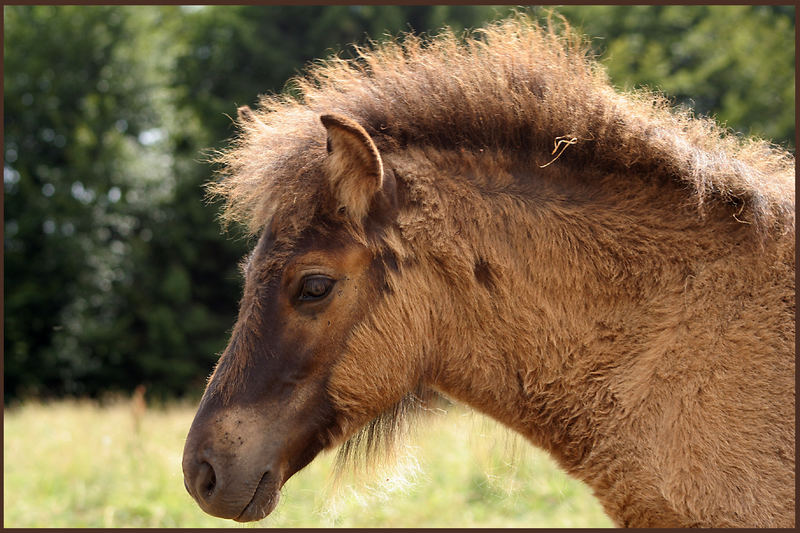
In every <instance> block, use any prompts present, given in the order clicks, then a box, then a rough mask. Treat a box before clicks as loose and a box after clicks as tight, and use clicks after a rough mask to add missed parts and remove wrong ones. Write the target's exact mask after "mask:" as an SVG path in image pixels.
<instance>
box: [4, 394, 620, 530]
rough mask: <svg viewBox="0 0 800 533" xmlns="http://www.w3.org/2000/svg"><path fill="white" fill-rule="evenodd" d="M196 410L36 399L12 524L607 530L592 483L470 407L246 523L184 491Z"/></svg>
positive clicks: (14, 445)
mask: <svg viewBox="0 0 800 533" xmlns="http://www.w3.org/2000/svg"><path fill="white" fill-rule="evenodd" d="M193 416H194V406H189V405H172V406H170V407H168V408H165V409H157V408H150V409H149V410H148V411H147V412H146V414H145V415H144V417H143V418H142V420H141V422H140V427H139V430H138V431H136V430H135V424H134V418H133V414H132V410H131V409H130V407H129V404H128V403H127V402H117V403H114V404H112V405H109V406H106V407H99V406H98V405H97V404H95V403H91V402H72V401H71V402H57V403H48V404H41V403H28V404H25V405H22V406H20V407H15V408H11V409H7V410H6V411H5V425H4V436H5V445H4V448H3V458H4V473H3V475H4V484H5V500H4V502H3V510H4V526H5V527H187V528H195V527H252V526H256V527H330V526H342V527H425V526H429V527H447V526H452V527H605V526H611V525H612V524H611V522H610V521H609V519H608V518H607V517H606V516H605V515H604V514H603V512H602V510H601V509H600V506H599V504H598V503H597V501H596V500H595V499H594V498H593V497H592V495H591V493H590V491H589V489H588V488H587V487H586V486H585V485H583V484H582V483H580V482H578V481H575V480H573V479H571V478H568V477H567V476H566V475H565V474H563V473H562V472H561V471H560V470H559V469H558V467H557V466H556V465H555V464H554V463H553V461H552V460H551V459H550V458H549V457H548V456H547V455H546V454H545V453H544V452H541V451H539V450H536V449H534V448H532V447H531V446H529V445H528V444H526V443H525V442H524V441H523V440H522V439H520V438H518V437H516V436H514V435H511V434H510V433H509V432H507V431H506V430H505V429H502V428H501V427H500V426H499V425H498V424H496V423H495V422H493V421H491V420H489V419H486V418H484V417H481V416H479V415H475V414H472V413H471V412H468V411H466V410H464V409H461V408H451V409H450V410H449V412H448V413H447V414H432V415H430V416H429V417H428V418H427V419H423V423H422V424H420V425H419V429H418V430H417V431H416V433H415V435H414V437H413V438H411V439H409V441H408V442H407V443H406V445H405V447H404V448H403V449H402V450H401V451H402V452H403V453H401V457H400V459H399V460H398V463H397V465H396V466H395V467H394V468H393V469H391V470H389V469H387V470H384V471H378V472H376V473H373V474H371V475H369V476H366V477H364V476H362V478H359V479H358V480H356V479H354V478H351V477H345V478H344V480H343V481H342V483H341V484H340V486H339V488H338V489H333V485H332V483H331V472H332V470H333V468H332V463H333V459H334V454H333V453H326V454H323V455H321V456H320V457H317V459H315V460H314V461H313V462H312V463H311V464H310V465H309V466H308V467H306V468H305V469H304V470H302V471H301V472H299V473H297V474H295V476H294V477H293V478H292V479H290V480H289V481H288V483H287V484H286V486H284V488H283V491H282V497H281V503H280V504H279V505H278V508H277V509H276V510H275V512H274V513H273V514H272V515H270V516H269V517H267V518H266V519H265V520H262V521H261V522H258V523H256V524H249V525H239V524H237V523H235V522H232V521H229V520H221V519H217V518H213V517H211V516H208V515H206V514H205V513H203V512H202V511H201V510H200V508H199V507H197V505H196V504H195V503H194V501H192V499H191V498H190V497H189V495H188V494H187V493H186V491H185V489H184V488H183V479H182V474H181V453H182V449H183V441H184V438H185V437H186V432H187V431H188V428H189V424H190V423H191V420H192V417H193Z"/></svg>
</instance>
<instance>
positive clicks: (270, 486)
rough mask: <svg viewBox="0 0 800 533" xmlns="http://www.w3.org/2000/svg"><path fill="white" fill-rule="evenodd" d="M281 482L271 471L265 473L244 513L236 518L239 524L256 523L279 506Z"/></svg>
mask: <svg viewBox="0 0 800 533" xmlns="http://www.w3.org/2000/svg"><path fill="white" fill-rule="evenodd" d="M280 496H281V493H280V482H279V480H278V478H277V477H275V476H274V475H273V474H272V472H270V471H269V470H268V471H266V472H264V474H263V475H262V476H261V480H260V481H259V482H258V485H257V486H256V490H255V491H253V497H252V498H250V502H249V503H248V504H247V505H245V507H244V509H243V510H242V512H241V513H240V514H239V516H237V517H236V518H234V520H235V521H237V522H254V521H256V520H261V519H262V518H264V517H266V516H267V515H268V514H270V513H271V512H272V511H274V510H275V507H276V506H277V505H278V500H279V499H280Z"/></svg>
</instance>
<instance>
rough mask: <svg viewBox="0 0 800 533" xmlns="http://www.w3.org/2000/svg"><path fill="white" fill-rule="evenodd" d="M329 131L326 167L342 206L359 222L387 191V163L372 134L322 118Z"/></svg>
mask: <svg viewBox="0 0 800 533" xmlns="http://www.w3.org/2000/svg"><path fill="white" fill-rule="evenodd" d="M320 120H321V121H322V125H323V126H325V129H326V130H327V131H328V159H327V162H326V165H327V166H328V169H327V170H328V172H329V176H330V180H331V188H332V190H333V191H334V194H335V195H336V198H337V200H338V201H339V203H340V204H341V205H342V206H344V207H345V208H346V209H347V211H348V213H349V214H350V215H351V216H352V217H353V218H354V219H355V220H356V221H361V220H362V219H363V218H364V216H366V214H367V213H368V212H369V208H370V205H371V202H372V198H373V196H374V195H375V193H377V192H378V191H380V190H381V189H382V188H383V185H384V184H383V161H382V160H381V155H380V153H379V152H378V148H377V147H376V146H375V143H374V142H373V141H372V138H371V137H370V136H369V134H368V133H367V132H366V131H365V130H364V128H362V127H361V126H360V125H359V124H358V123H356V122H355V121H353V120H351V119H349V118H347V117H343V116H341V115H335V114H328V115H322V116H321V117H320Z"/></svg>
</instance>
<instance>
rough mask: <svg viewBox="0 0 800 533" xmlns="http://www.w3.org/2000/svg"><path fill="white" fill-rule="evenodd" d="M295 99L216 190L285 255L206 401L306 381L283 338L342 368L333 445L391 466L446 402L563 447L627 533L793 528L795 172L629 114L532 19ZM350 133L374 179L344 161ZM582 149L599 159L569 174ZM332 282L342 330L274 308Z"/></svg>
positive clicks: (697, 124)
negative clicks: (272, 381)
mask: <svg viewBox="0 0 800 533" xmlns="http://www.w3.org/2000/svg"><path fill="white" fill-rule="evenodd" d="M489 65H490V68H487V66H489ZM295 83H296V85H297V87H298V90H299V91H300V93H301V94H302V97H301V99H300V100H297V101H296V100H293V99H290V98H288V97H265V98H264V99H263V100H262V102H261V109H260V110H257V111H256V112H250V111H245V112H244V113H240V117H241V125H242V131H243V134H242V136H241V137H240V138H239V139H238V141H237V143H236V144H235V146H234V148H233V149H232V150H231V151H229V152H227V153H226V154H223V155H222V156H221V161H222V162H223V163H224V164H225V173H226V174H227V175H228V177H227V178H226V179H225V180H222V181H220V182H218V183H215V184H214V185H213V186H212V191H213V192H215V193H217V194H221V195H223V196H224V198H225V199H226V201H227V202H228V204H227V205H228V207H227V210H226V211H225V214H224V217H225V218H226V219H228V220H239V221H243V222H245V223H247V224H248V225H249V227H250V228H251V230H253V231H257V230H259V229H261V228H263V227H265V226H267V225H268V224H269V226H268V227H267V229H266V231H265V234H264V235H265V236H262V241H263V242H266V241H265V239H266V235H267V234H269V235H270V236H271V238H272V239H273V240H274V241H275V242H274V244H270V245H269V246H271V248H269V247H268V246H267V245H266V244H265V245H263V250H262V251H261V252H259V249H261V247H262V244H259V247H257V250H256V253H255V254H254V258H253V259H252V260H251V261H250V262H249V263H248V269H249V270H248V274H247V285H246V290H245V297H244V298H243V302H242V309H241V311H240V317H239V322H238V323H237V327H236V329H235V330H234V335H233V338H232V341H231V346H229V348H228V350H227V351H226V354H225V355H223V357H222V358H221V360H220V363H219V366H218V368H217V370H216V372H215V375H214V376H213V377H212V380H211V382H210V384H209V391H208V392H207V396H208V397H209V399H204V403H207V404H208V405H211V402H212V399H211V398H212V397H213V394H215V391H222V392H223V393H224V394H225V395H227V396H226V397H231V398H234V399H233V400H231V402H230V406H232V407H230V408H231V409H234V410H235V409H239V407H238V404H237V403H236V402H237V400H236V399H235V397H236V394H237V391H240V390H242V389H244V388H246V387H245V385H246V380H247V379H249V378H248V373H249V372H252V371H254V370H253V369H254V366H253V365H254V364H255V363H253V361H257V360H258V359H254V358H252V353H254V352H257V353H260V352H259V350H261V351H266V352H268V353H269V355H268V356H267V358H268V359H271V360H274V361H277V360H280V358H281V357H284V356H283V355H281V354H280V353H274V354H273V353H272V348H271V346H272V344H271V343H272V340H271V339H270V338H269V336H266V335H262V336H259V335H260V334H259V332H260V331H262V330H263V329H264V328H272V329H269V331H270V332H271V334H272V335H273V336H275V337H276V338H277V337H280V339H284V337H285V338H287V339H289V340H281V342H282V343H283V344H282V345H281V346H284V345H285V346H290V347H291V350H289V351H287V352H286V353H287V354H289V355H286V357H289V356H290V352H291V353H295V352H296V351H297V350H301V351H302V350H304V349H306V348H303V346H306V345H309V346H310V345H312V344H314V343H316V342H318V341H319V342H321V343H322V344H321V345H324V348H320V350H321V352H320V353H323V352H324V354H326V355H324V357H323V356H320V357H321V358H320V359H319V360H315V361H316V362H315V365H314V366H313V367H312V375H313V376H314V377H313V380H312V381H314V382H315V383H322V382H324V384H325V385H324V388H325V394H324V397H325V398H326V400H325V402H323V403H324V404H325V405H326V406H327V407H326V408H329V409H330V413H332V414H330V417H331V418H330V419H328V418H326V419H325V420H326V421H327V422H325V423H326V424H329V425H328V426H325V427H328V428H330V429H329V430H326V431H328V433H327V434H326V435H327V436H326V437H325V438H324V439H323V440H324V445H325V446H331V445H334V444H336V443H339V442H342V440H343V439H347V438H348V437H352V436H354V435H355V437H354V438H355V440H353V441H350V442H351V443H357V441H358V440H361V441H363V442H367V444H368V446H371V444H370V443H374V442H376V441H380V440H381V439H380V437H381V436H383V434H384V431H385V430H387V429H391V428H392V427H395V426H396V424H395V422H396V421H397V420H398V418H397V416H398V415H401V414H402V413H403V412H404V411H405V409H404V406H406V405H410V404H409V403H408V401H409V399H410V398H413V397H414V394H416V395H420V396H423V397H424V396H426V395H427V394H429V393H430V391H436V392H440V393H443V394H445V395H447V396H449V397H451V398H454V399H456V400H459V401H463V402H464V403H467V404H469V405H472V406H473V407H475V408H476V409H478V410H480V411H482V412H484V413H487V414H489V415H491V416H493V417H494V418H496V419H498V420H500V421H502V422H504V423H505V424H506V425H508V426H509V427H511V428H513V429H515V430H517V431H519V432H520V433H522V434H523V435H525V436H526V437H527V438H528V439H529V440H530V441H531V442H532V443H534V444H536V445H538V446H541V447H543V448H545V449H546V450H548V451H549V452H550V453H552V454H553V456H554V457H555V458H556V459H557V460H558V461H559V462H560V464H561V465H562V466H563V467H564V468H565V469H566V470H567V471H568V472H570V473H571V474H572V475H574V476H576V477H577V478H579V479H582V480H584V481H585V482H586V483H587V484H589V485H590V486H591V487H592V488H593V489H594V491H595V494H596V495H597V497H598V498H599V500H600V501H601V503H602V504H603V505H604V507H605V509H606V510H607V512H608V513H609V515H610V516H611V517H612V518H613V519H614V520H615V521H616V522H617V523H618V524H620V525H635V526H657V525H658V526H689V525H695V526H742V525H748V526H792V525H794V394H795V389H794V311H795V308H794V171H793V168H794V161H793V158H792V156H791V155H790V154H788V153H786V152H784V151H781V150H779V149H776V148H774V147H770V146H769V145H768V144H767V143H765V142H762V141H753V140H744V139H740V138H738V137H735V136H730V135H724V134H723V133H722V132H721V131H720V130H719V129H718V128H717V127H716V126H715V125H714V124H713V122H711V121H709V120H700V119H695V118H692V117H690V116H688V115H687V114H680V113H674V112H671V111H669V110H668V109H667V106H666V103H665V101H664V100H663V99H661V98H659V97H655V96H653V95H651V94H645V93H640V94H636V95H630V94H627V95H621V94H618V93H616V92H615V91H613V90H612V88H611V87H610V85H609V84H608V82H607V80H606V79H605V77H604V75H603V73H602V71H601V70H600V69H599V67H598V66H597V65H596V64H595V63H594V62H592V61H590V60H588V59H586V57H585V51H584V49H583V48H582V47H581V46H580V45H579V44H577V40H576V39H575V38H573V37H559V36H557V35H556V34H555V33H554V32H551V31H548V30H545V29H541V28H539V27H537V26H535V25H533V24H531V23H529V22H527V21H526V20H524V19H522V18H517V19H513V20H510V21H506V22H503V23H500V24H497V25H495V26H492V27H490V28H488V29H486V30H484V31H482V32H480V33H479V34H478V36H477V37H476V38H474V39H468V40H466V41H465V42H461V41H460V40H459V39H457V38H456V37H454V36H453V35H452V34H450V33H445V34H443V35H442V36H440V37H438V38H436V39H434V40H432V41H429V42H425V43H423V41H421V40H419V39H418V38H416V37H413V36H407V37H406V38H405V41H404V43H403V44H402V45H399V44H388V45H382V46H380V47H377V48H375V49H373V50H368V51H362V53H361V55H360V56H359V58H358V60H356V61H352V62H345V61H338V60H331V61H327V62H323V63H320V64H319V65H317V66H315V67H314V68H312V69H311V71H310V72H309V74H308V77H307V78H305V79H298V80H295ZM323 114H328V115H330V114H333V116H334V117H339V118H337V119H335V120H334V121H333V122H330V121H329V122H328V123H325V126H326V128H327V136H326V128H323V127H322V126H321V125H320V121H319V116H320V115H323ZM350 123H352V124H355V127H351V128H350V130H348V131H351V133H352V131H353V130H354V129H355V131H356V134H354V135H353V136H351V137H348V139H349V140H348V141H347V142H344V143H341V144H340V145H339V146H340V147H343V148H341V149H342V150H344V152H343V153H341V154H339V155H337V156H336V157H344V158H345V160H347V158H348V154H349V157H350V159H349V166H348V165H347V164H345V163H342V162H341V161H339V162H338V163H336V162H333V163H332V162H331V161H335V160H332V159H331V157H332V156H329V155H328V152H327V149H326V145H327V144H328V143H329V142H330V141H331V139H332V138H335V136H336V135H338V134H339V133H341V130H337V127H339V126H340V125H341V124H350ZM361 128H363V134H362V133H361V131H362V130H361ZM345 130H347V128H345ZM337 132H338V133H337ZM558 138H563V139H565V140H567V141H569V140H570V139H573V138H574V139H575V140H576V142H575V144H564V143H562V144H561V145H558V144H556V148H557V151H556V152H555V153H554V150H553V147H554V142H555V143H557V142H558V141H557V139H558ZM334 144H335V143H334ZM373 148H374V149H375V153H373ZM559 151H561V152H560V153H559ZM365 154H366V155H365ZM369 154H372V155H375V156H376V157H377V158H378V160H377V161H378V163H380V165H377V164H375V162H374V161H372V160H371V156H370V155H369ZM556 155H557V156H558V157H556ZM554 158H555V159H554ZM370 161H372V162H370ZM551 161H552V162H551ZM549 162H551V163H550V164H547V163H549ZM344 168H347V169H348V172H342V171H341V170H342V169H344ZM378 168H380V169H382V173H383V174H382V176H381V178H382V179H381V180H380V181H379V182H376V181H375V169H378ZM370 184H371V185H370ZM332 191H338V192H332ZM365 191H367V192H365ZM369 191H373V192H372V193H371V194H372V195H373V196H372V197H371V198H370V199H369V202H366V201H365V200H364V197H365V195H366V196H367V197H369V195H370V193H369ZM390 193H391V194H390ZM365 202H366V203H365ZM339 205H343V206H344V207H345V208H346V209H345V212H341V211H339V210H338V207H339ZM365 206H368V207H365ZM321 220H324V221H325V224H320V221H321ZM320 232H321V233H320ZM308 235H312V236H316V237H314V238H313V239H312V242H313V243H317V244H311V245H306V244H303V243H305V242H306V240H304V239H308V238H309V237H308ZM304 236H305V237H304ZM319 243H325V244H324V246H323V245H321V244H319ZM339 246H341V247H342V249H344V250H353V252H352V253H353V254H355V255H354V257H356V256H357V257H359V258H360V259H359V260H358V261H355V260H345V259H342V258H341V257H345V256H346V255H347V254H344V253H343V252H338V251H336V250H338V249H339V248H338V247H339ZM298 247H299V248H298ZM309 250H310V251H309ZM357 250H361V251H363V253H362V252H358V253H356V251H357ZM315 253H316V254H318V255H317V256H313V261H312V259H309V257H311V256H312V255H313V254H315ZM365 254H366V255H365ZM348 257H349V256H348ZM367 258H371V259H367ZM309 262H313V263H314V264H317V263H320V264H325V265H333V266H331V268H336V269H338V270H337V271H341V272H344V273H346V274H347V276H348V277H347V278H344V277H342V281H341V282H340V285H337V287H339V286H341V287H342V290H343V295H342V296H341V298H340V299H339V300H333V302H332V303H331V304H330V305H331V306H336V307H332V308H331V309H332V310H331V311H327V310H325V309H323V310H322V311H320V312H319V317H317V315H314V317H313V319H312V318H308V316H306V315H302V314H298V313H296V312H295V311H293V308H291V307H290V306H289V305H288V304H285V305H284V304H280V300H275V301H278V302H279V303H278V304H271V303H270V304H267V303H265V302H267V300H265V299H264V298H263V294H264V293H265V292H264V291H270V290H271V291H279V289H277V288H273V289H267V287H268V286H272V287H277V285H275V283H276V282H275V281H270V280H277V279H283V278H285V279H287V280H289V281H286V283H295V281H292V280H294V279H295V277H293V276H294V275H290V274H285V273H284V274H281V272H284V270H286V269H288V270H291V269H292V268H295V267H293V266H292V265H294V264H305V263H309ZM281 276H283V278H281ZM270 283H272V285H269V284H270ZM259 291H261V294H262V296H259V294H260V292H259ZM269 294H282V293H280V292H269ZM276 298H277V297H276ZM269 301H270V302H271V301H272V300H271V299H270V300H269ZM269 305H278V306H279V307H277V308H276V309H277V310H274V311H270V310H269V309H265V308H263V307H268V306H269ZM280 306H283V307H280ZM334 311H335V313H334ZM326 313H328V314H326ZM278 318H280V324H288V325H286V326H280V327H279V326H275V325H273V324H275V323H277V322H276V320H278ZM327 318H330V320H331V321H334V322H335V323H334V324H333V325H332V326H331V329H321V328H322V326H320V325H319V323H320V321H321V320H326V319H327ZM328 324H329V325H330V324H331V322H330V321H329V322H328ZM276 328H279V329H276ZM301 333H302V334H301ZM293 339H300V340H297V341H295V340H293ZM320 339H322V340H320ZM323 341H324V342H323ZM293 343H295V344H293ZM296 343H300V344H296ZM262 345H263V346H262ZM242 346H245V347H244V348H242ZM298 347H299V348H298ZM333 350H335V351H333ZM303 353H305V352H303ZM248 357H249V358H250V359H248ZM269 364H271V365H278V363H277V362H270V363H269ZM248 365H249V366H248ZM276 368H277V369H278V370H275V372H280V370H279V368H280V367H279V366H276ZM303 390H306V389H303ZM308 390H312V389H308ZM313 390H316V389H313ZM310 394H311V393H309V395H310ZM227 401H228V400H226V402H227ZM292 401H293V402H299V401H300V400H298V399H296V397H295V396H293V399H292ZM264 402H266V400H265V401H264ZM270 402H272V400H270ZM224 405H225V402H223V404H221V405H215V406H214V407H213V409H214V411H213V412H221V411H220V410H224V409H225V407H224ZM263 405H270V406H274V405H275V404H274V403H269V402H268V403H263ZM292 405H295V404H292ZM297 405H298V406H300V405H301V404H297ZM320 405H321V404H320ZM276 408H277V407H271V408H270V409H276ZM202 409H203V407H202V406H201V410H202ZM209 409H210V408H209ZM292 409H300V407H297V408H295V407H293V408H292ZM276 412H277V411H276ZM326 412H327V411H326ZM381 413H383V415H381ZM269 416H278V415H269ZM280 416H283V415H280ZM286 416H288V415H286ZM326 416H328V415H326ZM198 417H200V414H198ZM210 417H211V415H210V414H203V416H202V417H200V418H202V420H207V419H208V420H210ZM328 420H331V421H335V422H330V421H328ZM376 420H377V422H374V421H376ZM370 421H373V422H372V423H370ZM195 424H196V425H197V426H198V428H199V427H200V426H202V425H204V424H206V423H205V422H203V423H202V424H201V422H198V420H196V422H195ZM320 424H321V422H320ZM206 425H207V424H206ZM365 426H366V427H367V428H368V430H367V431H368V432H367V433H364V432H361V433H359V429H360V428H363V427H365ZM192 431H193V432H196V431H197V432H199V431H200V429H198V430H195V426H193V429H192ZM203 431H205V430H203ZM251 431H255V430H251ZM204 435H205V434H204ZM225 435H226V436H227V435H228V433H225ZM206 438H210V437H205V436H203V437H200V436H197V435H192V436H191V438H190V439H187V450H189V451H191V450H193V449H194V448H195V447H196V445H195V444H194V443H195V441H196V442H202V441H203V439H206ZM293 446H295V447H297V446H299V444H298V445H294V444H293ZM350 446H351V445H347V446H345V448H344V450H345V454H347V453H348V452H349V451H350V449H351V448H350ZM315 449H316V448H315ZM309 453H310V452H309ZM314 453H316V452H314ZM187 454H188V452H187ZM302 455H303V457H306V456H307V455H308V453H306V452H303V453H302ZM312 456H313V455H312ZM187 457H189V455H187ZM282 457H283V456H282ZM309 460H310V459H309ZM185 461H187V459H185ZM186 464H187V463H186V462H185V465H186ZM187 468H190V467H187V466H185V469H187ZM192 468H193V467H192ZM290 470H293V469H290ZM187 471H188V470H187ZM290 473H291V472H290ZM188 475H189V474H187V476H188ZM194 475H195V474H192V476H194ZM264 475H266V474H264ZM289 475H290V474H289ZM281 479H282V481H281V482H280V483H282V482H283V481H285V476H284V477H283V478H281ZM252 483H254V482H251V484H252ZM274 503H275V502H274V501H273V500H270V506H274ZM271 508H272V507H270V509H271ZM225 512H228V511H227V510H226V511H225ZM266 512H269V510H267V511H266ZM244 516H249V515H247V513H245V515H244Z"/></svg>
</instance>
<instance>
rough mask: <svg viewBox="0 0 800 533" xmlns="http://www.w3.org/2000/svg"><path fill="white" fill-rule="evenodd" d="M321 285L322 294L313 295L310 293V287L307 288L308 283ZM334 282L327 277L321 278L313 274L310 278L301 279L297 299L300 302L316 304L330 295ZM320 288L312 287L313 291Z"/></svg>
mask: <svg viewBox="0 0 800 533" xmlns="http://www.w3.org/2000/svg"><path fill="white" fill-rule="evenodd" d="M320 282H321V283H322V284H323V286H322V287H321V288H322V292H319V293H318V294H314V293H312V292H310V289H311V287H309V283H320ZM335 282H336V280H334V279H331V278H329V277H328V276H322V275H319V274H314V275H311V276H306V277H305V278H303V281H302V283H301V284H300V290H299V292H298V294H297V299H298V300H299V301H301V302H316V301H320V300H323V299H325V298H326V297H327V296H328V295H329V294H330V293H331V289H332V288H333V285H334V283H335ZM319 288H320V287H314V289H315V290H316V289H319Z"/></svg>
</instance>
